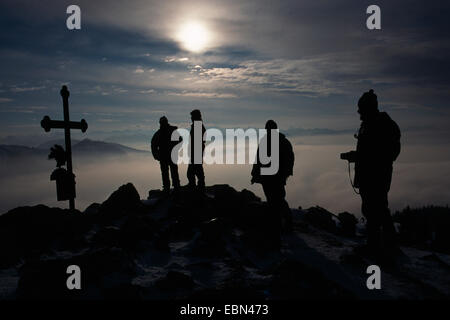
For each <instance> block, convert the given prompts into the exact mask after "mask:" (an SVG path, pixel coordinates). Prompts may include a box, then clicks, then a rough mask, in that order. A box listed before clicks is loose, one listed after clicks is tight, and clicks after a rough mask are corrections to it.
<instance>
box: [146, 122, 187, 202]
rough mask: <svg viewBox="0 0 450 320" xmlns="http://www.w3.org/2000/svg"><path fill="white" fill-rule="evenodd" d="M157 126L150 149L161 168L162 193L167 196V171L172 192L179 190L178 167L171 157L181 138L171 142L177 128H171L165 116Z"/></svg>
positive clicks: (168, 185) (168, 186) (168, 187)
mask: <svg viewBox="0 0 450 320" xmlns="http://www.w3.org/2000/svg"><path fill="white" fill-rule="evenodd" d="M159 125H160V128H159V130H158V131H156V132H155V134H154V135H153V138H152V141H151V149H152V154H153V157H154V158H155V160H158V161H159V165H160V167H161V176H162V182H163V191H164V193H167V194H168V193H169V192H170V179H169V169H170V174H171V176H172V184H173V187H174V191H178V190H179V188H180V178H179V176H178V165H177V163H176V162H174V161H172V157H171V155H172V150H173V148H175V146H176V145H177V144H178V143H179V142H180V141H181V137H180V138H179V140H178V141H176V140H175V141H172V134H173V133H174V131H176V130H177V127H175V126H171V125H170V124H169V121H168V120H167V118H166V117H165V116H163V117H161V118H160V119H159Z"/></svg>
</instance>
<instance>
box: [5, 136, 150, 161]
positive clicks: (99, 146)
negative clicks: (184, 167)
mask: <svg viewBox="0 0 450 320" xmlns="http://www.w3.org/2000/svg"><path fill="white" fill-rule="evenodd" d="M55 144H59V145H61V146H63V147H65V143H64V139H58V140H50V141H47V142H45V143H42V144H40V145H38V146H37V147H27V146H22V145H0V159H17V158H22V157H30V156H45V155H47V154H48V153H49V152H50V148H51V147H52V146H54V145H55ZM72 153H73V154H75V155H77V154H78V155H126V154H146V153H149V151H145V150H138V149H134V148H131V147H127V146H124V145H121V144H118V143H113V142H104V141H98V140H91V139H83V140H81V141H80V140H73V141H72Z"/></svg>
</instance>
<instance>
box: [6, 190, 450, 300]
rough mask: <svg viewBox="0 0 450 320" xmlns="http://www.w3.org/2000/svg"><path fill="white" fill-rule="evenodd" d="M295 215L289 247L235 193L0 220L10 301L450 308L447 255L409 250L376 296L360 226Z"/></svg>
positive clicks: (250, 197)
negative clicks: (71, 276)
mask: <svg viewBox="0 0 450 320" xmlns="http://www.w3.org/2000/svg"><path fill="white" fill-rule="evenodd" d="M292 214H293V222H294V226H293V227H294V230H293V232H292V233H288V234H282V235H281V238H279V237H280V235H279V234H277V232H276V230H275V229H274V228H273V225H274V215H273V212H270V210H269V208H268V206H267V204H266V202H262V201H261V199H260V198H258V197H257V196H255V195H254V194H253V193H252V192H250V191H248V190H245V189H244V190H242V191H237V190H235V189H234V188H232V187H230V186H228V185H214V186H209V187H207V188H206V194H205V195H202V194H199V193H197V192H194V191H192V190H191V189H190V188H187V187H181V190H180V191H179V193H176V194H172V195H170V196H166V195H165V194H164V193H163V192H162V191H161V190H152V191H150V192H149V195H148V197H147V199H141V196H140V195H139V193H138V192H137V190H136V189H135V187H134V186H133V185H132V184H131V183H128V184H125V185H123V186H121V187H120V188H118V189H117V190H116V191H114V192H113V193H112V194H111V195H110V196H109V197H108V198H107V199H106V200H105V201H104V202H103V203H101V204H100V203H94V204H92V205H91V206H89V207H88V208H87V209H86V210H85V211H84V212H79V211H75V212H71V211H69V210H66V209H59V208H49V207H47V206H44V205H38V206H34V207H19V208H16V209H13V210H11V211H9V212H7V213H5V214H4V215H1V216H0V252H2V259H1V261H0V269H1V270H0V283H1V284H4V285H2V287H3V290H2V291H1V295H2V296H1V297H0V298H1V299H37V298H38V299H117V298H119V299H151V300H161V299H163V300H165V299H189V300H199V301H205V300H215V301H218V300H220V301H222V300H227V299H228V300H230V299H232V300H233V301H235V300H258V301H261V300H279V299H281V300H284V299H399V298H407V299H424V298H448V297H449V295H450V284H449V283H448V270H449V267H450V259H449V255H448V252H447V254H445V253H443V252H440V253H437V252H432V251H430V250H429V249H427V248H425V247H422V248H418V247H417V246H416V247H414V246H409V247H402V250H403V251H404V257H402V259H400V260H399V261H398V262H397V263H398V265H396V266H386V267H384V266H383V267H382V268H383V279H389V281H384V282H383V290H367V288H366V280H367V274H366V268H367V266H368V265H369V264H373V261H371V260H370V258H367V257H363V256H359V255H356V254H354V253H352V252H353V251H352V248H353V247H355V246H356V245H358V244H360V243H361V242H362V239H363V237H362V235H361V232H363V230H362V229H361V225H360V223H359V222H358V220H356V218H355V217H353V216H352V215H351V214H349V213H341V214H339V215H335V214H333V213H331V212H328V211H327V210H326V209H324V208H320V207H312V208H309V209H301V208H299V209H292ZM277 237H278V238H279V239H281V241H280V242H279V243H278V244H277V243H276V239H277ZM444 251H445V250H444ZM69 265H77V266H79V267H80V268H81V270H82V288H83V290H67V288H66V279H67V273H66V269H67V267H68V266H69ZM446 279H447V280H446Z"/></svg>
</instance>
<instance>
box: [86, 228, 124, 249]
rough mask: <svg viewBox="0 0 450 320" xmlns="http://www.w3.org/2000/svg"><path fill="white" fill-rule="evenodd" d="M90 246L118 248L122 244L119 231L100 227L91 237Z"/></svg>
mask: <svg viewBox="0 0 450 320" xmlns="http://www.w3.org/2000/svg"><path fill="white" fill-rule="evenodd" d="M91 242H92V245H93V246H95V247H120V246H121V243H122V235H121V231H120V229H119V228H118V227H115V226H107V227H102V228H101V229H100V230H99V231H97V233H96V234H95V235H94V236H93V237H92V240H91Z"/></svg>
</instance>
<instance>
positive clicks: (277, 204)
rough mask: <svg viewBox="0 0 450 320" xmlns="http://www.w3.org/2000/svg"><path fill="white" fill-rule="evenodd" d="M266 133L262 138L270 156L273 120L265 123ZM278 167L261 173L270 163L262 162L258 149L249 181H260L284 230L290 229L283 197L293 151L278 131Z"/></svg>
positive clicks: (291, 172)
mask: <svg viewBox="0 0 450 320" xmlns="http://www.w3.org/2000/svg"><path fill="white" fill-rule="evenodd" d="M265 128H266V130H267V134H266V136H265V137H264V138H263V139H266V141H267V155H268V156H269V157H271V156H272V155H271V149H272V146H271V130H274V129H277V128H278V127H277V124H276V123H275V121H273V120H269V121H267V123H266V127H265ZM278 145H279V167H278V171H277V172H276V173H275V174H273V175H263V174H261V168H264V167H270V165H271V164H270V163H268V164H262V163H261V159H260V156H259V149H260V147H261V145H260V146H259V147H258V153H257V157H256V162H255V164H254V165H253V169H252V173H251V174H252V180H251V183H252V184H253V183H255V182H256V183H261V184H262V187H263V190H264V194H265V196H266V199H267V203H268V204H269V206H270V208H271V209H272V210H273V211H274V212H276V213H277V214H278V215H279V219H280V227H281V228H283V223H282V221H283V219H284V222H285V224H284V228H285V230H288V231H289V230H291V229H292V213H291V209H290V208H289V205H288V203H287V201H286V199H285V197H286V190H285V186H286V181H287V179H288V177H289V176H292V174H293V169H294V160H295V156H294V152H293V150H292V145H291V143H290V142H289V140H288V139H286V136H285V135H284V134H282V133H279V144H278Z"/></svg>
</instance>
